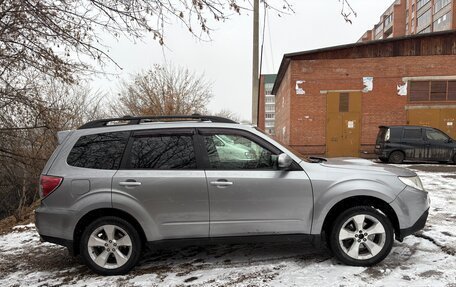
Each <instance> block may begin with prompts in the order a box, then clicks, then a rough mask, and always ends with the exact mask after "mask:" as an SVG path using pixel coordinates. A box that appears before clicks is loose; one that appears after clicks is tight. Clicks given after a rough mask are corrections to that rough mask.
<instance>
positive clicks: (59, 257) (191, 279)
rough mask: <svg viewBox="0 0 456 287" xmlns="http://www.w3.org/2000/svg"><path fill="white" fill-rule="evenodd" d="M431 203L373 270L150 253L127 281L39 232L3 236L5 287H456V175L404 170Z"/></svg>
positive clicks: (283, 256) (277, 246) (291, 246)
mask: <svg viewBox="0 0 456 287" xmlns="http://www.w3.org/2000/svg"><path fill="white" fill-rule="evenodd" d="M402 166H404V167H408V168H410V169H413V170H415V171H417V173H418V174H419V176H420V177H421V179H422V181H423V184H424V186H425V188H426V189H427V190H428V191H429V193H430V196H431V210H430V215H429V219H428V222H427V225H426V227H425V229H424V230H423V231H422V232H420V233H418V234H416V235H412V236H409V237H407V238H406V239H405V240H404V242H403V243H400V242H397V241H396V242H395V244H394V247H393V250H392V252H391V254H390V255H389V256H388V257H387V258H386V259H385V260H384V261H383V262H381V263H380V264H378V265H377V266H374V267H370V268H364V267H350V266H344V265H341V264H339V263H338V262H337V261H336V260H335V259H334V258H333V257H332V256H331V254H330V253H329V252H328V251H327V250H326V249H324V248H322V249H316V248H315V247H313V246H312V245H310V244H306V243H302V244H296V243H267V244H235V245H209V246H190V247H180V248H168V249H162V250H159V251H148V252H147V253H146V254H145V255H144V257H143V259H142V261H141V263H140V264H139V266H138V267H136V268H135V269H134V270H133V271H132V272H131V273H130V274H128V275H125V276H114V277H102V276H97V275H95V274H93V273H92V272H91V271H90V270H88V269H87V267H85V266H84V265H82V264H81V263H80V262H79V260H78V259H77V258H73V257H70V256H69V255H68V253H67V251H66V250H65V249H64V248H62V247H59V246H57V245H53V244H50V243H40V241H39V237H38V234H37V233H36V229H35V227H34V226H33V224H30V225H25V226H17V227H15V229H14V231H13V232H11V233H9V234H6V235H4V236H0V286H60V285H70V286H446V287H456V257H455V256H456V254H455V250H456V226H455V222H456V167H455V166H446V167H444V168H442V166H437V165H402Z"/></svg>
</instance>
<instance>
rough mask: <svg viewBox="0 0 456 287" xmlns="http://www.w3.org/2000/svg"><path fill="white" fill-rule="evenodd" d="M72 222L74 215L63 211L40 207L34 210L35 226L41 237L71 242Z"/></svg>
mask: <svg viewBox="0 0 456 287" xmlns="http://www.w3.org/2000/svg"><path fill="white" fill-rule="evenodd" d="M73 221H74V214H73V213H72V212H69V211H68V210H65V209H54V208H49V207H46V206H44V205H41V206H40V207H39V208H37V209H36V210H35V226H36V228H37V230H38V233H39V234H40V236H41V237H43V236H44V237H46V238H60V239H61V240H67V241H69V240H72V239H73V226H74V222H73ZM46 241H48V240H46ZM49 242H52V241H49ZM57 244H58V243H57Z"/></svg>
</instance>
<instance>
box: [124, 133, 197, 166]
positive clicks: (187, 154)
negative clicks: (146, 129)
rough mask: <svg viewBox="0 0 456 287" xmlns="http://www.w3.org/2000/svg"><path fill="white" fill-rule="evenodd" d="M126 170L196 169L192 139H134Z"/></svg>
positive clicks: (189, 137)
mask: <svg viewBox="0 0 456 287" xmlns="http://www.w3.org/2000/svg"><path fill="white" fill-rule="evenodd" d="M128 168H133V169H196V158H195V152H194V148H193V140H192V137H191V136H185V135H170V136H168V135H154V136H141V137H134V138H133V144H132V147H131V152H130V157H129V159H128Z"/></svg>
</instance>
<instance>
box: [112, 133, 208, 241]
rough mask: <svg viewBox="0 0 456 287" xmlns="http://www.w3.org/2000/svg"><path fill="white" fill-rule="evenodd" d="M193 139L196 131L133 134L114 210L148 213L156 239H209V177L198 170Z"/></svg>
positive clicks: (117, 176) (114, 194) (117, 183)
mask: <svg viewBox="0 0 456 287" xmlns="http://www.w3.org/2000/svg"><path fill="white" fill-rule="evenodd" d="M194 138H195V135H194V130H193V129H169V130H158V129H155V130H146V131H136V132H133V134H132V136H131V137H130V140H129V143H128V145H127V150H126V152H125V154H126V156H124V159H123V161H122V167H121V169H120V170H119V171H118V172H117V173H116V174H115V176H114V178H113V182H112V190H113V192H112V202H113V207H114V208H116V207H117V206H119V207H121V209H122V210H126V211H129V212H130V213H132V214H134V213H139V214H140V215H144V213H147V216H149V218H148V219H149V220H150V221H151V222H153V224H152V225H153V226H148V228H150V229H152V230H153V233H154V235H155V238H154V239H169V238H191V237H208V236H209V201H208V193H207V185H206V177H205V174H204V170H202V169H200V168H199V167H198V165H197V161H196V156H195V148H194ZM125 202H130V203H129V204H127V205H126V204H125ZM133 202H134V204H133ZM135 205H137V206H136V208H133V210H129V208H132V206H135Z"/></svg>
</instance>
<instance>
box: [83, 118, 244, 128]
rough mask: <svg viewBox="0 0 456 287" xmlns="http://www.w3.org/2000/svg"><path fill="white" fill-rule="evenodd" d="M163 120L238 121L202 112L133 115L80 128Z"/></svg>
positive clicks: (91, 122)
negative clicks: (169, 114) (201, 113)
mask: <svg viewBox="0 0 456 287" xmlns="http://www.w3.org/2000/svg"><path fill="white" fill-rule="evenodd" d="M161 120H166V121H173V120H175V121H191V120H200V121H202V122H204V121H210V122H213V123H230V124H237V123H238V122H235V121H233V120H230V119H227V118H222V117H217V116H204V115H200V114H193V115H188V116H186V115H175V116H138V117H133V116H124V117H121V118H110V119H101V120H94V121H90V122H88V123H85V124H83V125H82V126H80V127H79V129H80V130H81V129H92V128H101V127H107V126H108V124H109V123H110V122H116V121H122V122H128V123H125V124H118V125H116V124H113V125H109V126H122V125H138V124H140V123H142V122H154V121H161Z"/></svg>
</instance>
